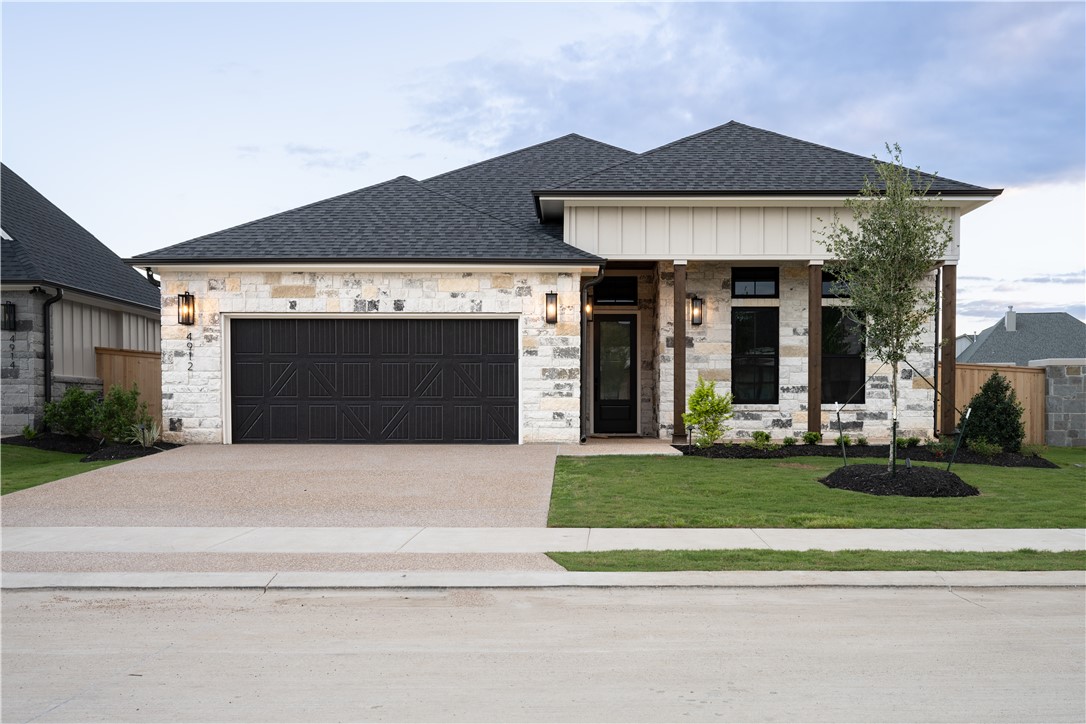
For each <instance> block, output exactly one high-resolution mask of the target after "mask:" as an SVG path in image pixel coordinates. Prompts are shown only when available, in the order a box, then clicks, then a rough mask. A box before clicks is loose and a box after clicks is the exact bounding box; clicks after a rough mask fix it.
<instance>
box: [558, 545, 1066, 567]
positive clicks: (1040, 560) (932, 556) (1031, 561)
mask: <svg viewBox="0 0 1086 724" xmlns="http://www.w3.org/2000/svg"><path fill="white" fill-rule="evenodd" d="M547 555H548V556H550V557H551V559H552V560H554V562H555V563H557V564H558V565H560V566H562V567H563V568H565V569H566V570H567V571H602V572H621V571H630V572H660V571H1082V570H1086V551H1060V552H1050V551H1035V550H1028V549H1023V550H1018V551H1011V552H1001V553H975V552H967V551H874V550H849V551H823V550H811V551H776V550H765V549H756V548H743V549H736V550H701V551H646V550H631V551H598V552H586V553H548V554H547Z"/></svg>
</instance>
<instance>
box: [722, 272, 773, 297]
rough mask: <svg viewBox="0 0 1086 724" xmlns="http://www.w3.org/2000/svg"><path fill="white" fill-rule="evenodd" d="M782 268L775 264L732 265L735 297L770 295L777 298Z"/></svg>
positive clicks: (733, 294) (733, 293)
mask: <svg viewBox="0 0 1086 724" xmlns="http://www.w3.org/2000/svg"><path fill="white" fill-rule="evenodd" d="M779 278H780V269H778V268H777V267H775V266H737V267H732V296H733V297H768V298H771V299H775V298H777V297H778V296H780V294H779V293H778V291H777V288H778V284H777V280H778V279H779Z"/></svg>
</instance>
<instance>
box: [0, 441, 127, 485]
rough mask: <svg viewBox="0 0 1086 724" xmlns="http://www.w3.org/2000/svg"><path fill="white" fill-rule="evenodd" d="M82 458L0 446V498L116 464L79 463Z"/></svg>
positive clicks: (17, 446) (110, 462)
mask: <svg viewBox="0 0 1086 724" xmlns="http://www.w3.org/2000/svg"><path fill="white" fill-rule="evenodd" d="M81 457H83V456H82V455H76V454H72V453H60V452H52V451H51V450H36V449H34V448H32V447H22V446H20V445H0V494H2V495H7V494H8V493H14V492H15V491H16V490H25V489H26V488H33V487H34V486H35V485H41V484H42V483H49V482H52V481H54V480H60V479H61V478H68V477H71V476H72V475H78V474H79V473H85V472H87V471H89V470H97V469H98V468H104V467H106V466H107V465H115V464H117V463H118V462H122V461H120V460H106V461H102V462H96V463H81V462H79V459H80V458H81Z"/></svg>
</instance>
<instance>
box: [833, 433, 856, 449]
mask: <svg viewBox="0 0 1086 724" xmlns="http://www.w3.org/2000/svg"><path fill="white" fill-rule="evenodd" d="M833 444H834V445H844V446H845V447H848V446H849V445H851V444H852V438H851V437H849V436H848V435H838V436H837V437H835V438H834V439H833Z"/></svg>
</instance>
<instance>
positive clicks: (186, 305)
mask: <svg viewBox="0 0 1086 724" xmlns="http://www.w3.org/2000/svg"><path fill="white" fill-rule="evenodd" d="M177 323H178V324H196V297H194V296H192V295H191V294H189V293H188V292H182V293H181V294H178V295H177Z"/></svg>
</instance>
